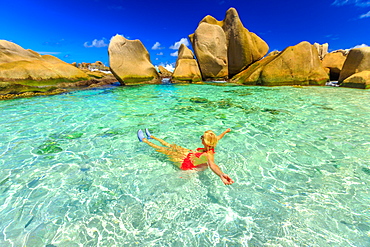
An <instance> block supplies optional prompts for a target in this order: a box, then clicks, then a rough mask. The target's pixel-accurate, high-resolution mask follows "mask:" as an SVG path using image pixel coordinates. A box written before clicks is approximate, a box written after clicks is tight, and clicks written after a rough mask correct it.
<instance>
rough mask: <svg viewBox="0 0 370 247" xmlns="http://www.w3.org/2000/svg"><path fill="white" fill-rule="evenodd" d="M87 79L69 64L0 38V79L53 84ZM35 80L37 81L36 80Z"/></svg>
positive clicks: (23, 82) (86, 76)
mask: <svg viewBox="0 0 370 247" xmlns="http://www.w3.org/2000/svg"><path fill="white" fill-rule="evenodd" d="M87 79H89V77H88V75H86V74H85V73H84V72H82V71H81V70H79V69H77V68H76V67H74V66H73V65H71V64H68V63H65V62H63V61H62V60H60V59H58V58H56V57H54V56H50V55H40V54H38V53H37V52H35V51H32V50H26V49H23V48H22V47H20V46H19V45H17V44H14V43H12V42H9V41H6V40H0V81H5V82H14V83H20V84H27V83H29V82H30V81H34V83H33V84H37V82H38V83H41V84H43V85H55V84H57V83H58V82H61V81H67V82H68V81H79V80H87ZM36 81H37V82H36Z"/></svg>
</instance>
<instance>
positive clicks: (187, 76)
mask: <svg viewBox="0 0 370 247" xmlns="http://www.w3.org/2000/svg"><path fill="white" fill-rule="evenodd" d="M201 80H202V76H201V73H200V70H199V66H198V62H197V60H195V58H194V55H193V52H192V51H191V50H190V49H189V48H188V47H187V46H185V45H184V44H181V46H180V48H179V56H178V58H177V61H176V67H175V70H174V72H173V75H172V82H173V83H181V82H189V83H192V82H200V81H201Z"/></svg>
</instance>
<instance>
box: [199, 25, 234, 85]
mask: <svg viewBox="0 0 370 247" xmlns="http://www.w3.org/2000/svg"><path fill="white" fill-rule="evenodd" d="M192 42H193V48H194V52H195V55H196V57H197V58H198V62H199V67H200V71H201V73H202V77H203V80H205V81H207V80H227V79H228V66H227V43H226V36H225V33H224V31H223V30H222V28H221V27H220V26H218V25H212V24H209V23H205V22H202V23H200V24H199V26H198V28H197V29H196V30H195V33H194V37H193V39H192Z"/></svg>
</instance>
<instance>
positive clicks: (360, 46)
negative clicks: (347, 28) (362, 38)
mask: <svg viewBox="0 0 370 247" xmlns="http://www.w3.org/2000/svg"><path fill="white" fill-rule="evenodd" d="M362 47H369V46H368V45H367V44H362V45H356V46H354V47H352V48H351V49H355V48H362Z"/></svg>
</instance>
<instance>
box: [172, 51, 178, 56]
mask: <svg viewBox="0 0 370 247" xmlns="http://www.w3.org/2000/svg"><path fill="white" fill-rule="evenodd" d="M170 55H171V56H172V57H178V56H179V51H175V52H173V53H171V54H170Z"/></svg>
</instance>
